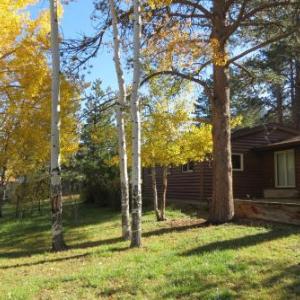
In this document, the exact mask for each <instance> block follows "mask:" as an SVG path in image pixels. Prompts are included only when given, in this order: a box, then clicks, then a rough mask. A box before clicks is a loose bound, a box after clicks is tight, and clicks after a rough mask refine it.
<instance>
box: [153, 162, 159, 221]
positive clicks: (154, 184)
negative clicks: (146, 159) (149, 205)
mask: <svg viewBox="0 0 300 300" xmlns="http://www.w3.org/2000/svg"><path fill="white" fill-rule="evenodd" d="M151 177H152V192H153V206H154V212H155V215H156V220H157V221H160V219H161V218H160V212H159V209H158V196H157V183H156V168H155V166H153V167H152V168H151Z"/></svg>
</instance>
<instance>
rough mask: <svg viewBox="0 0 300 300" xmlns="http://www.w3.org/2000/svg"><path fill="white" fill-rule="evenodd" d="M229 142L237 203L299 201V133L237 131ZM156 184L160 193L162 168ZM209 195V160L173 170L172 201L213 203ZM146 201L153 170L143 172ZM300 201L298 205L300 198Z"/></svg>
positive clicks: (265, 128) (276, 128) (270, 127)
mask: <svg viewBox="0 0 300 300" xmlns="http://www.w3.org/2000/svg"><path fill="white" fill-rule="evenodd" d="M231 142H232V170H233V193H234V198H235V199H244V200H247V201H256V200H258V199H259V200H262V199H266V200H267V199H272V200H274V199H285V201H287V200H288V199H300V131H298V130H295V129H292V128H289V127H284V126H281V125H278V124H266V125H260V126H256V127H253V128H242V129H238V130H235V131H233V132H232V137H231ZM157 185H158V194H159V195H160V193H161V190H162V189H161V188H162V180H161V170H160V168H158V170H157ZM211 196H212V164H211V161H210V160H206V161H203V162H198V163H197V162H190V163H188V164H185V165H183V166H180V167H173V168H170V169H169V173H168V190H167V200H168V202H180V203H181V204H201V203H209V201H210V199H211ZM143 197H144V198H145V199H151V198H152V186H151V172H150V170H149V169H144V170H143ZM297 201H299V202H298V203H299V205H300V200H297ZM299 220H300V216H299Z"/></svg>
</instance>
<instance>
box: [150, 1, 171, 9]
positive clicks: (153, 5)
mask: <svg viewBox="0 0 300 300" xmlns="http://www.w3.org/2000/svg"><path fill="white" fill-rule="evenodd" d="M148 3H149V5H150V7H151V8H152V9H155V8H159V7H162V6H168V5H170V4H171V3H172V0H148Z"/></svg>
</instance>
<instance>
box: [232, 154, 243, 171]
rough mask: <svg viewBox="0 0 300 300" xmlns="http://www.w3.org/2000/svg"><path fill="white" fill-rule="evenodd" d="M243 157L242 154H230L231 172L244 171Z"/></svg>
mask: <svg viewBox="0 0 300 300" xmlns="http://www.w3.org/2000/svg"><path fill="white" fill-rule="evenodd" d="M243 159H244V157H243V154H232V156H231V161H232V170H233V171H243V170H244V161H243Z"/></svg>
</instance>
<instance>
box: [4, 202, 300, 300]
mask: <svg viewBox="0 0 300 300" xmlns="http://www.w3.org/2000/svg"><path fill="white" fill-rule="evenodd" d="M74 215H75V212H74V209H73V207H72V206H70V205H69V206H68V207H67V208H66V209H65V220H66V222H65V237H66V241H67V244H68V245H69V246H70V249H69V250H68V251H65V252H62V253H51V252H49V251H48V250H49V249H50V242H51V240H50V238H51V235H50V230H49V229H50V215H49V214H48V213H46V212H45V210H44V211H43V214H42V215H39V213H38V212H36V213H35V215H34V218H25V219H23V220H18V221H16V220H8V219H5V220H3V221H0V299H106V298H107V299H300V265H299V262H300V228H299V227H293V226H284V225H274V226H271V225H263V224H257V223H256V224H252V225H249V224H227V225H222V226H217V227H215V226H209V227H207V226H202V225H201V222H200V221H197V219H194V218H191V217H190V216H189V215H186V214H184V213H182V212H180V211H178V210H169V211H168V217H169V220H168V221H167V222H159V223H157V222H155V221H154V215H153V214H152V213H151V212H146V213H145V215H144V218H143V220H144V222H143V230H144V238H143V247H142V248H141V249H130V248H128V246H129V243H128V242H124V241H122V240H121V239H120V216H119V215H118V214H117V213H115V212H112V211H109V210H105V209H101V208H97V207H95V206H84V205H80V206H79V219H78V220H77V221H76V220H74Z"/></svg>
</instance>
